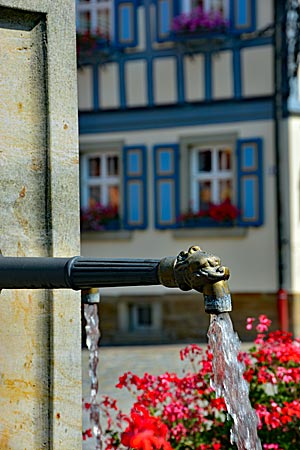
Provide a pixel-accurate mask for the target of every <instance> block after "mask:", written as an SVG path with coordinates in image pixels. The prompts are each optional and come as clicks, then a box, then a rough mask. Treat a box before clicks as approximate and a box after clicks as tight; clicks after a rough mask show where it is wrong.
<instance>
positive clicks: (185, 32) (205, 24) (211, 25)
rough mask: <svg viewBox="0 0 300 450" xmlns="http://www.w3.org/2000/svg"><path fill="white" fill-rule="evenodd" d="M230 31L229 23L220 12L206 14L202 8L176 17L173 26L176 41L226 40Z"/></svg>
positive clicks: (199, 7)
mask: <svg viewBox="0 0 300 450" xmlns="http://www.w3.org/2000/svg"><path fill="white" fill-rule="evenodd" d="M228 31H229V23H228V21H227V20H225V19H224V18H223V16H222V13H221V12H220V11H209V12H206V11H204V10H203V8H202V7H201V6H198V7H197V8H194V9H193V10H192V11H191V12H190V13H188V14H186V13H183V14H180V15H179V16H176V17H175V18H174V20H173V26H172V32H173V38H174V40H175V41H189V40H191V41H199V40H201V39H214V40H216V39H217V40H224V38H225V37H226V35H227V33H228Z"/></svg>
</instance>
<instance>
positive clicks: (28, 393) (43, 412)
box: [0, 0, 81, 450]
mask: <svg viewBox="0 0 300 450" xmlns="http://www.w3.org/2000/svg"><path fill="white" fill-rule="evenodd" d="M74 27H75V11H74V2H73V1H72V0H49V1H48V0H41V1H39V2H37V1H33V0H23V1H22V0H18V1H14V0H0V135H1V141H0V211H1V219H0V249H1V250H2V252H3V254H4V255H7V256H62V255H63V256H69V255H70V256H71V255H75V254H79V213H78V211H79V208H78V152H77V103H76V62H75V29H74ZM0 314H1V319H2V320H1V326H0V448H1V449H14V450H15V449H16V450H18V449H34V450H37V449H42V448H55V449H77V448H80V447H81V353H80V349H81V345H80V344H81V342H80V298H79V296H78V295H77V294H76V293H73V292H70V291H55V292H53V293H50V292H45V291H43V290H39V291H35V292H34V291H29V290H24V291H15V290H12V291H7V290H6V291H3V292H2V294H1V301H0Z"/></svg>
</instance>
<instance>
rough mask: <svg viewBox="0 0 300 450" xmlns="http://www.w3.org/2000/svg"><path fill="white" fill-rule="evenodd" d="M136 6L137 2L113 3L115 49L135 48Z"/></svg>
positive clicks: (130, 0)
mask: <svg viewBox="0 0 300 450" xmlns="http://www.w3.org/2000/svg"><path fill="white" fill-rule="evenodd" d="M137 6H138V1H137V0H115V1H114V7H115V10H114V44H115V46H116V47H119V48H126V47H136V46H137V40H138V37H137V36H138V23H137Z"/></svg>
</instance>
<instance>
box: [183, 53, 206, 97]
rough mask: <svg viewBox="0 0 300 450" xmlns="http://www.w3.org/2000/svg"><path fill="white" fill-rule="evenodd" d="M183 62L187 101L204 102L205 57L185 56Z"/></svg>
mask: <svg viewBox="0 0 300 450" xmlns="http://www.w3.org/2000/svg"><path fill="white" fill-rule="evenodd" d="M183 61H184V79H185V98H186V100H187V101H190V102H192V101H197V100H204V84H205V82H204V56H203V55H193V57H191V56H185V57H184V60H183Z"/></svg>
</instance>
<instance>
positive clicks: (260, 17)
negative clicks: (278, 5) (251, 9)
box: [256, 0, 274, 29]
mask: <svg viewBox="0 0 300 450" xmlns="http://www.w3.org/2000/svg"><path fill="white" fill-rule="evenodd" d="M273 22H274V8H273V0H257V1H256V28H257V29H261V28H264V27H266V26H267V25H269V24H271V23H273Z"/></svg>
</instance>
